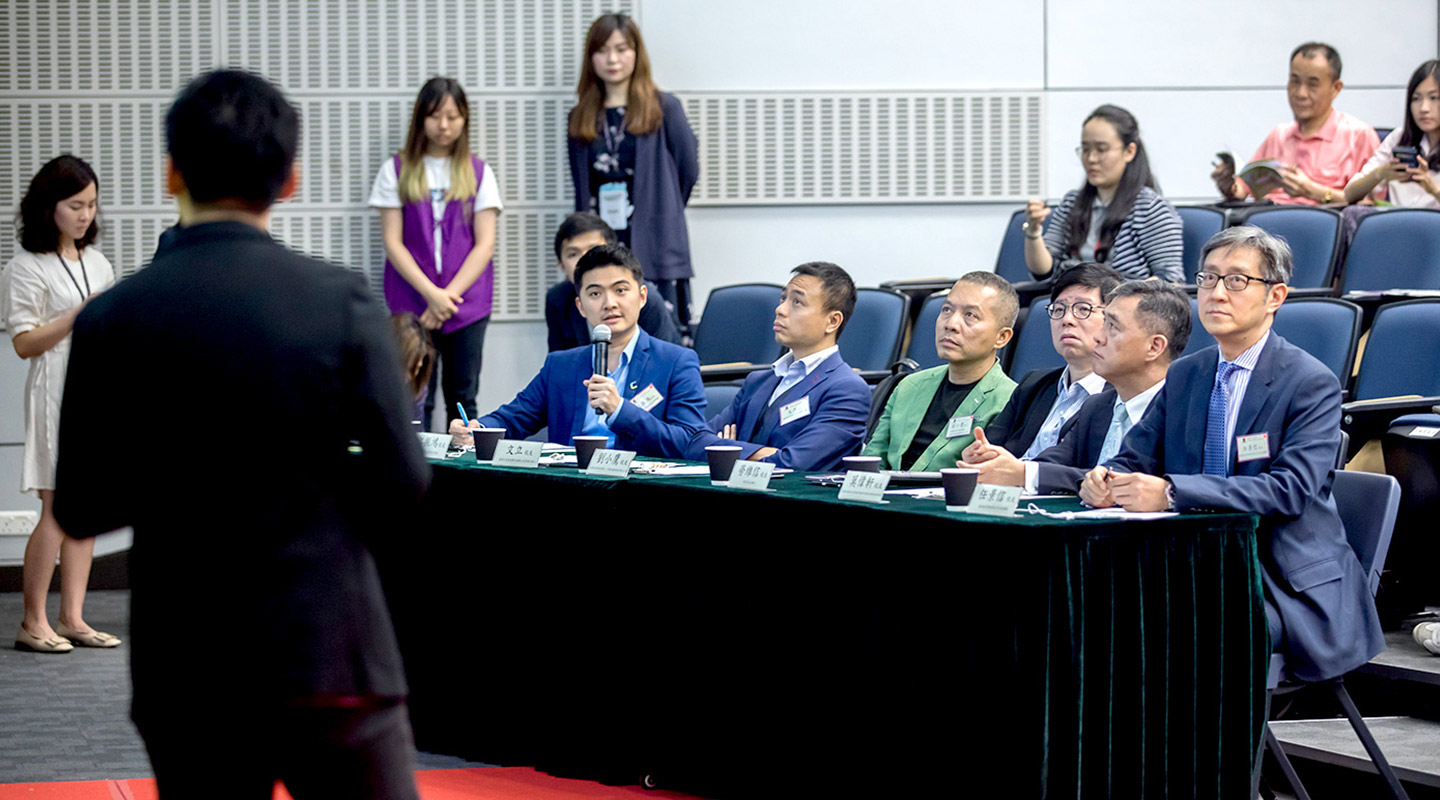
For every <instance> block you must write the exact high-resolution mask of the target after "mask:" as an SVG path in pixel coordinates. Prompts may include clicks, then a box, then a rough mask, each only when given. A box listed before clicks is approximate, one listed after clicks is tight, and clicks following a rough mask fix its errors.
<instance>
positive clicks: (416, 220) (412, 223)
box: [385, 155, 495, 333]
mask: <svg viewBox="0 0 1440 800" xmlns="http://www.w3.org/2000/svg"><path fill="white" fill-rule="evenodd" d="M470 161H471V163H472V164H473V165H474V167H475V188H476V191H477V196H478V191H479V188H480V180H481V179H482V178H483V177H484V175H485V162H484V161H481V160H480V159H479V158H476V157H475V156H471V157H470ZM395 175H396V177H397V178H398V177H399V175H400V156H398V155H397V156H395ZM400 211H401V215H402V219H403V220H404V226H403V227H402V229H401V230H402V233H401V235H400V236H401V242H403V243H404V245H405V249H406V250H409V251H410V255H411V257H412V258H414V259H415V263H416V264H419V265H420V269H421V270H422V271H424V273H425V275H426V276H428V277H429V278H430V280H431V281H433V282H434V283H435V285H436V286H445V285H447V284H449V283H450V281H452V280H454V279H455V275H456V273H458V272H459V271H460V265H461V264H463V263H465V257H466V256H468V255H470V251H471V250H473V249H474V248H475V227H474V225H475V220H474V216H475V198H474V197H472V198H470V199H469V200H466V201H464V202H463V203H462V202H460V201H458V200H451V201H450V202H448V203H446V204H445V216H444V217H443V218H442V219H441V220H440V270H439V272H440V274H439V275H436V274H435V273H436V270H435V239H434V236H433V234H432V231H433V230H434V225H435V212H434V211H433V210H432V207H431V205H430V201H429V200H420V201H418V202H410V203H406V204H405V205H404V206H402V207H401V209H400ZM494 295H495V260H494V259H493V258H492V259H491V260H490V263H489V264H487V265H485V271H484V272H482V273H480V277H479V278H477V279H476V281H475V282H474V283H473V284H471V285H470V288H469V289H466V290H465V293H464V294H463V295H461V296H462V297H464V298H465V302H463V303H460V304H459V310H458V311H456V312H455V316H453V317H451V318H450V319H448V320H445V324H444V325H443V326H441V328H440V332H441V333H452V332H454V331H457V330H460V329H461V328H463V327H465V326H466V325H469V324H471V323H472V322H476V321H478V320H481V319H484V318H485V317H487V316H489V315H490V307H491V304H492V302H493V299H494ZM385 304H386V305H388V306H389V307H390V313H392V314H399V313H401V312H405V311H409V312H411V313H412V314H414V315H415V316H417V317H418V316H420V315H421V314H423V313H424V312H425V308H426V303H425V298H424V297H421V296H420V293H419V292H417V291H415V287H413V286H411V285H410V284H409V283H406V281H405V279H404V278H402V277H400V273H399V272H396V271H395V265H394V264H391V263H390V259H388V258H387V259H385Z"/></svg>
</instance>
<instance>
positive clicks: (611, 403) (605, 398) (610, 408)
mask: <svg viewBox="0 0 1440 800" xmlns="http://www.w3.org/2000/svg"><path fill="white" fill-rule="evenodd" d="M585 392H586V395H587V400H586V402H588V403H589V404H590V407H591V408H598V409H600V410H601V411H603V412H604V413H605V416H607V417H608V416H610V415H611V414H614V413H615V410H616V409H618V408H620V389H619V388H617V387H616V386H615V381H612V380H610V379H609V378H608V377H606V376H604V375H591V376H590V377H589V378H588V379H586V380H585Z"/></svg>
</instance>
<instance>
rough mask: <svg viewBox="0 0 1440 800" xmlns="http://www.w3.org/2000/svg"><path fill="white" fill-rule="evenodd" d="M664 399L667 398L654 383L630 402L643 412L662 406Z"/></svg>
mask: <svg viewBox="0 0 1440 800" xmlns="http://www.w3.org/2000/svg"><path fill="white" fill-rule="evenodd" d="M664 399H665V396H664V395H662V394H660V390H658V389H656V388H655V384H653V383H652V384H650V385H649V386H646V387H645V391H643V392H641V393H640V394H637V395H635V396H634V397H632V398H630V402H632V403H634V404H635V407H636V408H638V409H640V410H641V411H649V410H650V409H652V408H654V407H655V406H658V405H660V401H661V400H664Z"/></svg>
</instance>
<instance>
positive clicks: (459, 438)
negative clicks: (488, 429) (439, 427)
mask: <svg viewBox="0 0 1440 800" xmlns="http://www.w3.org/2000/svg"><path fill="white" fill-rule="evenodd" d="M479 427H480V421H479V420H474V419H472V420H470V424H469V425H468V426H467V425H466V424H465V423H463V422H461V421H460V420H458V419H452V420H450V441H452V442H454V443H455V445H456V446H457V447H471V446H473V445H474V444H475V437H473V436H471V435H470V431H473V430H476V429H477V428H479Z"/></svg>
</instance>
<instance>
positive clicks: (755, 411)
mask: <svg viewBox="0 0 1440 800" xmlns="http://www.w3.org/2000/svg"><path fill="white" fill-rule="evenodd" d="M779 383H780V377H779V376H778V375H776V374H775V373H774V371H773V370H768V369H767V370H757V371H755V372H752V373H750V376H749V377H747V378H746V379H745V384H744V385H743V386H741V387H740V393H739V394H737V395H735V400H734V401H733V402H731V403H730V406H729V407H728V408H726V409H725V410H724V411H721V412H720V413H719V414H716V415H715V416H714V417H712V418H711V419H710V423H709V424H708V425H706V426H705V427H704V428H702V429H701V430H700V431H699V432H698V433H696V434H695V436H694V437H693V438H691V440H690V447H689V449H688V450H687V451H686V454H685V457H686V458H689V459H693V460H696V461H704V460H705V448H706V447H707V446H709V445H712V444H737V443H736V442H729V441H726V440H722V439H721V438H720V437H719V436H718V435H717V434H719V433H720V430H721V429H722V428H724V427H725V426H726V425H729V424H731V423H736V424H737V429H738V431H739V437H740V441H739V442H738V444H739V445H740V457H741V458H749V457H750V454H751V453H754V452H755V451H756V450H759V449H760V448H762V447H774V448H777V449H778V450H779V452H777V453H773V454H771V455H770V456H768V457H767V458H764V459H762V460H764V461H771V462H774V464H775V465H776V466H778V467H788V468H790V469H798V470H832V469H835V468H837V467H839V466H840V459H842V458H844V457H845V456H851V455H855V454H856V453H858V452H860V446H861V445H862V444H864V442H865V423H866V421H867V420H868V419H869V416H870V387H869V386H868V385H866V383H865V380H864V379H863V378H861V377H860V376H859V375H856V374H855V371H854V370H852V369H850V365H848V364H846V363H845V361H844V359H842V358H840V354H839V353H835V354H833V355H831V356H830V357H829V358H827V359H825V360H824V361H822V362H820V365H819V366H818V367H816V368H815V369H814V371H812V372H811V373H810V374H809V375H808V376H806V377H805V379H804V380H802V381H800V382H799V383H797V384H795V385H794V386H792V387H790V389H789V390H788V391H786V392H785V394H782V395H780V396H779V397H778V398H776V399H775V402H774V403H773V404H771V405H770V406H769V407H768V408H767V407H766V403H768V402H769V400H770V393H771V392H773V391H775V387H776V386H778V385H779ZM807 396H808V397H809V398H810V414H809V416H805V417H801V418H800V419H796V420H791V421H790V423H789V424H786V425H781V424H780V408H781V406H786V405H789V404H791V403H794V402H796V401H798V400H799V399H800V398H802V397H807ZM757 424H758V429H757ZM752 431H754V435H753V436H752V435H751V432H752Z"/></svg>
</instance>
